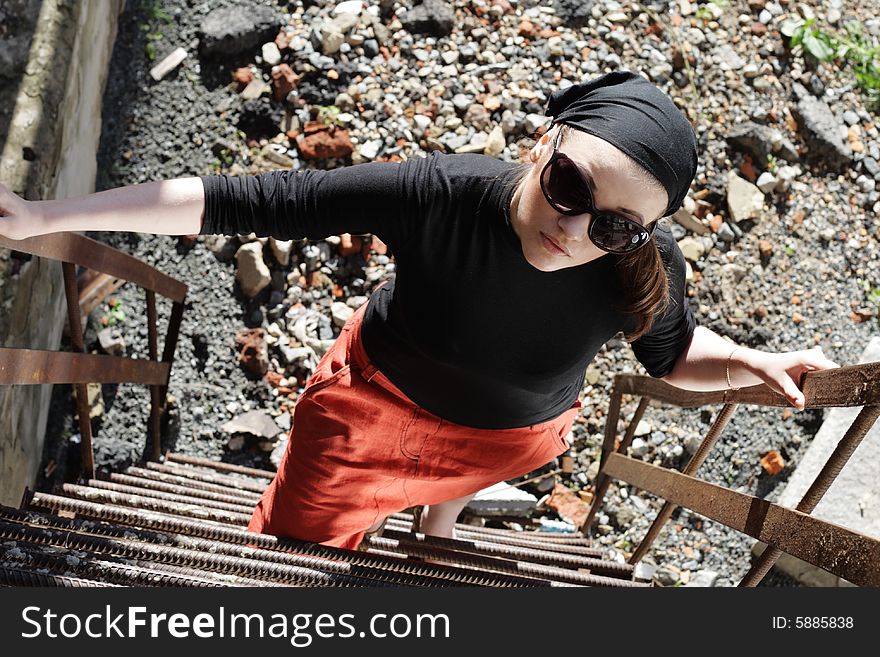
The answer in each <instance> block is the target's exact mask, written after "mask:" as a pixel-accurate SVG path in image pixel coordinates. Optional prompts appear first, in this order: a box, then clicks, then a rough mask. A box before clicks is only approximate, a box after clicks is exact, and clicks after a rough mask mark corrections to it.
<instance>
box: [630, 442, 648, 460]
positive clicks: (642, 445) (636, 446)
mask: <svg viewBox="0 0 880 657" xmlns="http://www.w3.org/2000/svg"><path fill="white" fill-rule="evenodd" d="M629 453H630V454H631V455H632V456H634V457H642V456H644V455H645V454H647V453H648V443H646V442H645V441H644V440H642V439H641V438H633V441H632V443H630V446H629Z"/></svg>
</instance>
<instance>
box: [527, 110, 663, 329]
mask: <svg viewBox="0 0 880 657" xmlns="http://www.w3.org/2000/svg"><path fill="white" fill-rule="evenodd" d="M560 128H561V129H564V130H566V131H568V130H574V129H575V128H572V127H570V126H567V125H561V126H560ZM565 136H566V135H563V140H564V139H565ZM626 160H627V162H628V164H629V165H630V171H629V173H630V175H633V176H635V177H637V179H638V180H639V181H641V182H642V183H643V184H644V185H645V186H646V187H648V188H649V189H651V190H660V191H665V190H664V189H663V186H662V185H661V184H660V183H659V181H657V180H656V179H655V178H654V177H653V176H652V175H651V174H650V173H648V172H647V171H646V170H645V169H644V168H643V167H642V166H641V165H639V164H638V163H637V162H635V161H634V160H632V159H631V158H628V157H627V158H626ZM533 166H535V165H528V164H524V165H522V169H521V170H520V171H518V172H517V174H516V175H515V177H514V180H513V182H514V185H515V187H519V185H521V184H523V183H524V181H525V179H526V177H527V175H528V173H529V171H531V170H532V167H533ZM657 221H660V219H658V220H657ZM603 257H607V258H612V259H614V261H615V265H614V268H615V271H616V272H617V278H618V280H619V281H620V286H621V292H622V296H621V301H620V302H619V303H617V304H615V309H616V310H617V311H619V312H622V313H626V314H628V315H632V316H633V317H634V318H635V320H636V323H635V328H634V329H633V330H632V331H631V332H630V333H625V337H626V339H627V340H628V341H629V342H633V341H634V340H636V339H638V338H639V337H641V336H642V335H644V334H645V333H647V332H648V331H649V330H650V329H651V326H652V325H653V323H654V317H655V316H656V315H659V314H661V313H662V312H663V311H664V310H666V308H667V307H668V305H669V302H670V301H669V276H668V275H667V273H666V266H665V263H664V262H663V258H662V257H661V255H660V249H659V247H658V246H657V238H656V236H655V235H652V236H651V240H650V242H649V243H648V244H646V245H645V246H643V247H641V248H640V249H637V250H636V251H633V252H632V253H627V254H622V255H619V254H614V253H608V254H606V255H605V256H603Z"/></svg>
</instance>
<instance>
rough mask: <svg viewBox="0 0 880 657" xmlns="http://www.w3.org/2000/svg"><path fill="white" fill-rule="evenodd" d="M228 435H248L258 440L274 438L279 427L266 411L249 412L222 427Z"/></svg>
mask: <svg viewBox="0 0 880 657" xmlns="http://www.w3.org/2000/svg"><path fill="white" fill-rule="evenodd" d="M220 429H221V430H223V431H225V432H226V433H247V434H250V435H252V436H255V437H257V438H273V437H275V435H276V434H277V433H278V425H277V424H276V423H275V421H274V420H273V419H272V418H271V417H269V415H268V414H267V413H266V412H265V411H256V410H255V411H248V412H247V413H243V414H242V415H238V416H236V417H234V418H232V419H231V420H229V421H228V422H226V423H224V424H223V425H221V427H220Z"/></svg>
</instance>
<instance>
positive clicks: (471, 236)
mask: <svg viewBox="0 0 880 657" xmlns="http://www.w3.org/2000/svg"><path fill="white" fill-rule="evenodd" d="M516 171H517V166H516V165H514V164H511V163H508V162H503V161H501V160H497V159H495V158H491V157H487V156H483V155H445V154H440V153H432V154H431V155H430V156H428V157H426V158H413V159H410V160H408V161H406V162H402V163H391V162H374V163H367V164H360V165H354V166H349V167H344V168H340V169H334V170H331V171H318V170H306V171H298V172H294V171H273V172H270V173H264V174H260V175H256V176H240V177H234V176H205V177H203V178H202V181H203V183H204V187H205V197H206V199H205V219H204V223H203V225H202V229H201V231H200V233H201V234H225V235H235V234H247V233H256V234H257V235H258V236H273V237H275V238H276V239H282V240H284V239H302V238H303V237H308V238H312V239H320V238H324V237H327V236H328V235H334V234H339V233H353V234H361V233H374V234H376V235H378V236H379V237H381V238H382V239H383V240H384V241H385V242H386V243H387V244H388V245H389V246H390V247H391V249H392V250H393V253H394V256H395V259H396V265H397V275H396V277H395V281H394V283H393V285H385V286H383V287H381V288H379V289H378V290H377V291H376V292H374V294H373V295H372V296H371V297H370V301H369V305H368V307H367V312H366V316H365V318H364V324H363V340H364V347H365V349H366V351H367V353H368V355H369V356H370V358H371V360H372V361H373V363H374V364H375V365H376V367H378V368H379V369H380V370H381V371H382V372H383V373H384V374H385V375H386V376H387V377H388V378H389V379H390V380H391V381H392V382H393V383H394V384H395V385H396V386H398V387H399V388H400V389H401V390H402V391H403V392H404V393H406V395H407V396H408V397H409V398H410V399H412V400H413V401H414V402H416V403H417V404H418V405H419V406H421V407H422V408H424V409H425V410H427V411H429V412H431V413H433V414H435V415H437V416H439V417H441V418H443V419H445V420H448V421H451V422H455V423H457V424H463V425H466V426H471V427H476V428H484V429H497V428H510V427H521V426H527V425H531V424H538V423H540V422H543V421H546V420H549V419H552V418H554V417H556V416H558V415H559V414H560V413H562V412H563V411H565V410H566V409H568V408H570V407H571V405H572V404H573V403H574V401H575V399H576V398H577V396H578V393H579V392H580V390H581V388H582V386H583V380H584V374H585V371H586V368H587V365H588V364H589V363H590V361H592V360H593V358H594V357H595V355H596V353H597V352H598V350H599V348H600V347H601V346H602V345H603V344H604V343H605V342H607V341H608V340H609V339H610V338H612V337H614V335H615V334H616V333H617V332H618V331H629V330H632V329H633V328H634V326H635V320H634V318H633V317H631V316H629V315H625V314H623V313H620V312H618V311H616V310H614V309H613V307H612V306H613V303H614V302H616V301H619V300H620V298H621V289H620V285H619V283H618V279H617V276H616V273H615V271H614V267H613V264H614V263H613V256H603V257H600V258H599V259H597V260H594V261H592V262H589V263H586V264H583V265H580V266H577V267H570V268H566V269H561V270H558V271H554V272H542V271H539V270H537V269H535V268H534V267H532V266H531V265H530V264H529V263H528V262H527V261H526V259H525V257H524V256H523V253H522V249H521V246H520V242H519V238H518V237H517V235H516V233H515V232H514V231H513V229H512V228H511V226H510V223H509V216H508V214H509V207H510V200H511V197H512V195H513V191H514V178H515V175H516ZM655 235H656V239H657V243H658V246H659V247H660V250H661V254H662V257H663V260H664V263H665V264H666V266H667V271H668V273H669V275H670V279H669V283H670V296H671V304H670V306H669V309H668V310H667V311H666V312H664V313H663V314H661V315H658V316H657V317H656V318H655V321H654V324H653V327H652V328H651V330H650V331H649V332H648V333H647V334H645V335H643V336H642V337H641V338H639V339H638V340H635V341H634V342H633V343H632V348H633V351H634V353H635V355H636V357H637V358H638V360H639V361H640V362H641V363H642V364H643V365H644V366H645V368H646V370H647V371H648V373H649V374H651V375H652V376H655V377H660V376H664V375H666V374H668V373H669V372H670V371H671V370H672V367H673V365H674V363H675V361H676V359H677V358H678V356H679V355H680V354H681V353H682V351H683V350H684V349H685V347H686V346H687V344H688V342H689V340H690V337H691V334H692V332H693V329H694V326H695V321H694V317H693V314H692V312H691V310H690V307H689V306H688V303H687V300H686V298H685V262H684V257H683V255H682V253H681V250H680V249H679V248H678V245H677V244H676V243H675V241H674V239H673V238H672V235H671V233H670V232H669V230H668V229H662V228H660V227H659V226H658V229H657V230H656V231H655Z"/></svg>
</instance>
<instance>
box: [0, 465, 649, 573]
mask: <svg viewBox="0 0 880 657" xmlns="http://www.w3.org/2000/svg"><path fill="white" fill-rule="evenodd" d="M145 465H146V467H130V468H128V469H127V470H126V471H125V472H124V473H119V474H112V475H110V476H109V479H108V480H96V479H93V480H89V481H88V482H87V483H86V485H75V484H65V485H64V486H63V489H62V491H61V493H62V495H54V494H47V493H38V492H31V491H28V492H27V493H26V495H25V499H24V500H23V503H22V508H21V509H13V508H8V507H0V585H6V586H10V585H11V586H24V585H37V586H112V585H124V586H332V587H375V586H426V587H449V586H492V587H539V586H610V587H633V586H647V585H648V584H645V583H640V582H636V581H634V580H633V566H631V565H628V564H623V563H617V562H613V561H607V560H604V559H602V558H601V556H600V555H601V551H600V550H597V549H594V548H591V547H589V543H590V541H589V539H585V538H583V537H575V536H562V535H550V536H548V535H544V534H538V533H535V532H515V531H512V530H503V529H491V528H482V527H473V526H470V525H458V526H457V529H456V532H457V536H458V538H457V539H455V540H451V539H440V538H434V537H430V536H425V535H423V534H419V533H412V532H411V523H412V516H410V515H408V514H396V515H395V516H393V517H392V518H390V519H389V522H388V525H387V526H386V530H385V531H384V532H383V534H382V536H373V537H370V538H369V539H368V541H367V543H366V544H365V545H364V548H365V549H364V550H362V551H352V550H342V549H338V548H331V547H326V546H323V545H317V544H313V543H305V542H301V541H293V540H289V539H281V538H276V537H274V536H268V535H263V534H251V533H248V532H247V531H246V526H247V522H248V520H249V519H250V512H251V510H252V509H253V507H254V504H255V503H256V501H257V499H258V498H259V495H260V492H261V491H262V490H263V489H264V488H265V487H266V485H267V484H268V483H269V481H270V479H271V477H272V473H268V472H264V471H261V470H253V469H249V468H243V467H240V466H233V465H228V464H224V463H217V462H213V461H206V460H202V459H195V458H190V457H186V456H183V455H177V454H168V455H167V456H166V459H165V462H164V463H153V462H150V463H147V464H145Z"/></svg>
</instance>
